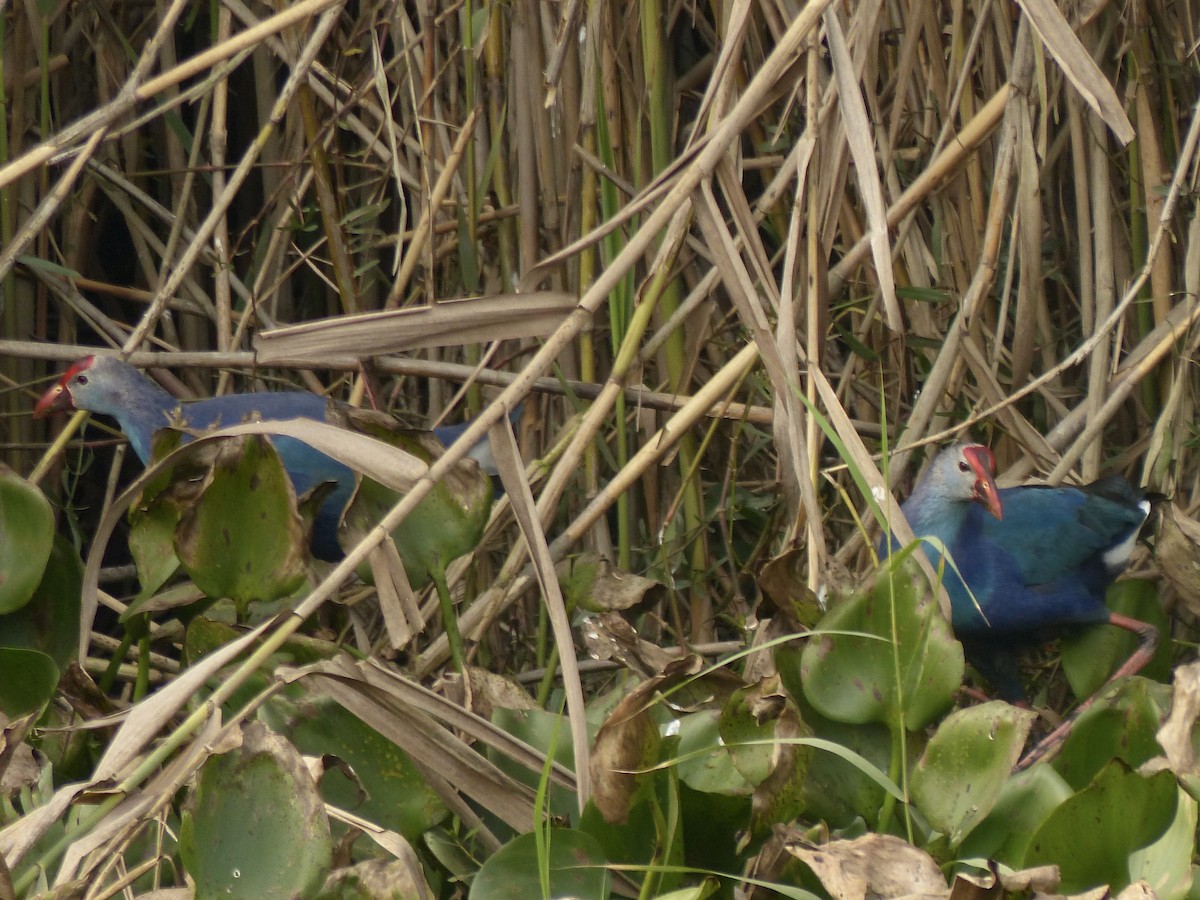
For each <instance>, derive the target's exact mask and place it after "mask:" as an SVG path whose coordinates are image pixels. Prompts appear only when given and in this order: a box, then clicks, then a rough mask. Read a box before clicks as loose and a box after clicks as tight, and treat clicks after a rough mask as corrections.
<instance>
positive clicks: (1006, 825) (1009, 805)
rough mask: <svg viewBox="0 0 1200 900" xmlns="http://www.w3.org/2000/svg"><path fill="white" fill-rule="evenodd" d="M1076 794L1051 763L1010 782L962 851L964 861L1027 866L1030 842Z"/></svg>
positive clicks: (967, 838)
mask: <svg viewBox="0 0 1200 900" xmlns="http://www.w3.org/2000/svg"><path fill="white" fill-rule="evenodd" d="M1073 794H1074V791H1072V790H1071V787H1070V785H1068V784H1067V783H1066V782H1065V781H1063V779H1062V776H1060V775H1059V774H1058V773H1057V772H1055V771H1054V769H1052V768H1051V767H1050V766H1049V765H1048V764H1046V763H1039V764H1038V765H1035V766H1032V767H1031V768H1029V769H1026V770H1025V771H1024V772H1020V773H1018V774H1016V775H1014V776H1013V777H1012V778H1010V779H1008V781H1006V782H1005V783H1004V786H1003V787H1002V788H1001V789H1000V796H998V797H997V798H996V802H995V803H994V804H993V805H992V811H991V812H990V813H989V814H988V816H987V818H985V819H984V820H983V821H982V822H980V823H979V824H978V825H977V826H976V827H975V828H974V829H973V830H972V831H971V833H970V834H968V835H967V836H966V838H965V839H964V840H963V842H962V845H961V846H960V847H959V848H958V852H959V855H960V856H962V857H964V858H974V859H993V860H996V861H997V862H1001V863H1004V864H1005V865H1007V866H1008V867H1010V868H1012V869H1021V868H1024V867H1025V853H1026V851H1027V850H1028V849H1029V842H1030V841H1031V840H1033V835H1034V834H1035V833H1036V832H1037V830H1038V828H1040V827H1041V825H1042V823H1043V822H1044V821H1046V818H1047V817H1048V816H1049V815H1050V813H1051V812H1053V811H1054V810H1055V809H1056V808H1057V807H1058V806H1059V804H1061V803H1063V802H1064V801H1065V800H1066V799H1067V798H1068V797H1071V796H1072V795H1073Z"/></svg>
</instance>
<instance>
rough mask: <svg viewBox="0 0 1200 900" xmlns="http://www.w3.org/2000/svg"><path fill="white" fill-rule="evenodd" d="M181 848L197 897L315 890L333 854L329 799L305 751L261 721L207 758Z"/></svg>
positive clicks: (263, 899)
mask: <svg viewBox="0 0 1200 900" xmlns="http://www.w3.org/2000/svg"><path fill="white" fill-rule="evenodd" d="M179 848H180V854H181V856H182V857H183V864H184V866H185V867H186V868H187V871H188V874H189V875H191V876H192V879H193V880H194V881H195V883H196V897H197V900H202V898H215V897H234V898H245V900H251V898H254V900H275V898H279V900H288V898H293V897H302V896H311V895H312V894H313V893H314V892H315V891H316V889H317V888H318V887H320V885H321V883H322V880H323V879H324V877H325V872H326V870H327V869H328V868H329V866H330V863H331V860H332V856H333V846H332V842H331V840H330V837H329V820H328V819H327V818H326V816H325V804H324V802H323V801H322V800H321V795H320V793H319V792H318V791H317V786H316V785H315V784H314V783H313V780H312V777H311V776H310V775H309V773H308V770H307V769H306V768H305V766H304V762H303V761H302V760H301V759H300V754H299V753H297V752H296V750H295V748H294V747H292V746H291V744H289V743H288V742H287V741H285V740H284V739H283V738H281V737H279V736H278V735H276V734H273V733H272V732H271V731H269V730H268V729H267V728H266V726H264V725H262V724H261V723H253V724H251V725H249V726H247V727H246V729H245V730H244V731H243V741H242V745H241V746H240V747H238V748H237V749H235V750H231V751H230V752H228V753H223V754H221V755H219V756H213V757H211V758H210V759H209V760H208V761H207V762H205V763H204V766H203V767H202V768H201V770H200V776H199V779H198V781H197V783H196V785H195V787H194V788H193V790H192V793H191V796H190V797H189V799H188V803H187V805H186V807H185V809H184V812H183V820H182V823H181V826H180V835H179Z"/></svg>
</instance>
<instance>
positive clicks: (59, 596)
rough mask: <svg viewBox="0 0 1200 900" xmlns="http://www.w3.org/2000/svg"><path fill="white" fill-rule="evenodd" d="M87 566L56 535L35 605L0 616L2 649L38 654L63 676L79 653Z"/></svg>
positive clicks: (31, 604) (71, 547) (67, 541)
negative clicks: (81, 604) (21, 650)
mask: <svg viewBox="0 0 1200 900" xmlns="http://www.w3.org/2000/svg"><path fill="white" fill-rule="evenodd" d="M82 585H83V562H82V561H81V560H80V559H79V553H78V552H77V551H76V550H75V547H74V545H73V544H71V542H70V541H69V540H67V539H66V538H64V537H62V536H60V535H55V536H54V541H53V546H52V547H51V549H50V559H49V561H48V562H47V564H46V570H45V572H43V573H42V580H41V582H39V583H38V586H37V590H36V591H34V594H33V599H32V600H31V602H29V603H26V604H25V605H24V606H22V607H21V608H20V609H18V610H17V611H16V612H11V613H9V614H8V615H5V616H0V645H3V646H5V647H13V648H19V649H24V650H38V651H41V652H42V653H45V654H46V655H47V656H49V657H50V659H52V660H53V661H54V665H55V666H56V667H57V669H58V671H59V672H60V673H61V672H63V671H64V670H65V669H66V668H67V666H68V665H70V664H71V662H72V661H74V659H75V657H76V655H77V653H78V649H79V604H80V591H81V589H82Z"/></svg>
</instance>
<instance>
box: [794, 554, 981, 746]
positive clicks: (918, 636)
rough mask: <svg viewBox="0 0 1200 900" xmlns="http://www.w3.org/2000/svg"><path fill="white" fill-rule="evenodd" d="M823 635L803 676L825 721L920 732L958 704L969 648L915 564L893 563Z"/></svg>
mask: <svg viewBox="0 0 1200 900" xmlns="http://www.w3.org/2000/svg"><path fill="white" fill-rule="evenodd" d="M818 631H819V632H820V633H819V634H818V635H816V636H814V637H813V639H812V640H811V641H810V642H809V644H808V645H807V646H806V647H805V648H804V652H803V654H802V655H801V663H800V674H801V680H802V682H803V686H804V695H805V697H806V698H807V699H808V702H809V703H811V704H812V705H813V707H814V708H815V709H816V710H817V711H818V712H819V713H821V715H823V716H826V717H827V718H830V719H833V720H835V721H839V722H847V723H850V724H853V725H861V724H866V723H869V722H881V723H885V724H888V723H896V722H903V724H904V727H905V728H907V729H908V730H910V731H916V730H918V729H921V728H924V727H925V726H926V725H928V724H929V723H930V722H932V721H933V720H934V719H935V718H937V717H938V716H939V715H941V714H942V713H944V712H945V711H946V710H947V709H949V708H950V706H951V704H952V703H953V702H954V692H955V691H956V690H957V689H958V686H959V685H960V684H961V683H962V675H963V651H962V645H961V644H959V643H958V641H956V640H955V639H954V635H953V634H952V633H951V631H950V624H949V623H948V622H947V621H946V620H945V619H944V618H943V617H942V614H941V611H940V610H939V609H938V605H937V602H936V599H935V595H934V592H933V591H932V590H930V588H929V585H928V584H927V583H926V582H925V579H924V576H923V575H922V574H921V572H920V569H919V568H918V567H917V566H916V564H915V563H913V562H912V561H911V559H910V558H908V557H907V556H904V555H895V556H892V557H891V559H890V561H889V562H888V563H886V564H885V565H884V566H882V567H881V568H880V570H879V573H878V575H877V577H876V579H875V583H874V584H873V585H872V586H871V587H870V588H869V589H868V590H866V591H861V592H859V593H857V594H855V595H852V596H850V597H848V598H846V599H844V600H842V602H840V603H839V604H838V605H837V606H835V607H834V608H833V609H831V610H830V611H829V612H828V613H827V614H826V615H825V617H824V618H823V619H822V620H821V623H820V627H819V629H818ZM893 634H894V635H895V636H896V643H895V644H893V640H892V636H893ZM897 672H899V676H900V681H899V683H897V678H896V675H897Z"/></svg>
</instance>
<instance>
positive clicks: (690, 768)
mask: <svg viewBox="0 0 1200 900" xmlns="http://www.w3.org/2000/svg"><path fill="white" fill-rule="evenodd" d="M678 753H679V764H678V766H677V770H678V772H679V780H680V781H682V782H683V783H684V784H686V785H687V786H688V787H690V788H691V789H692V790H694V791H699V792H701V793H706V794H731V795H735V796H736V795H747V794H750V793H752V790H753V787H754V786H753V785H752V784H750V783H749V782H748V781H746V779H745V778H744V777H743V776H742V773H741V772H739V771H738V770H737V767H736V766H734V764H733V758H732V757H731V756H730V755H729V753H728V751H727V750H726V749H725V747H724V746H723V745H722V743H721V733H720V717H719V714H718V713H717V712H715V711H714V710H700V711H699V712H695V713H691V714H689V715H685V716H682V717H681V718H680V719H679V749H678Z"/></svg>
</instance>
